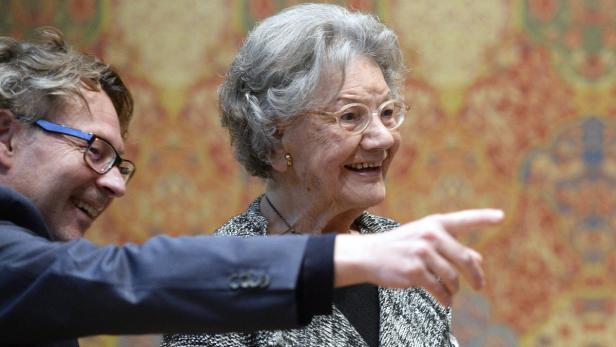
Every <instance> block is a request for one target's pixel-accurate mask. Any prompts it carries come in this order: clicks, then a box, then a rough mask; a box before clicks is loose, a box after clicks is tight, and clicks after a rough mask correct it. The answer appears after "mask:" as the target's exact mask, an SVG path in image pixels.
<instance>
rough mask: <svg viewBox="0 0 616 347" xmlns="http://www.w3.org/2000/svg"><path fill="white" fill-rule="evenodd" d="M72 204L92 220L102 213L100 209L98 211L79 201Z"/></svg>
mask: <svg viewBox="0 0 616 347" xmlns="http://www.w3.org/2000/svg"><path fill="white" fill-rule="evenodd" d="M74 204H75V206H76V207H77V208H78V209H80V210H81V211H82V212H83V213H85V214H86V215H88V217H90V218H92V219H94V218H96V217H98V215H99V214H100V213H101V212H102V211H103V209H102V208H101V209H98V208H96V207H94V206H92V205H90V204H88V203H86V202H84V201H81V200H75V201H74Z"/></svg>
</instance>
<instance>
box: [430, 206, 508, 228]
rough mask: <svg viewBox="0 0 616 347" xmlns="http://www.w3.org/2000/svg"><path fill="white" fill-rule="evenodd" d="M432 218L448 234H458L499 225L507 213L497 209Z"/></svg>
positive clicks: (459, 212)
mask: <svg viewBox="0 0 616 347" xmlns="http://www.w3.org/2000/svg"><path fill="white" fill-rule="evenodd" d="M430 217H431V218H433V219H434V220H435V221H437V222H439V223H441V225H442V226H443V228H445V230H447V231H448V232H450V233H452V232H453V233H457V232H461V231H464V230H468V229H473V228H477V227H484V226H490V225H494V224H498V223H500V222H501V221H502V220H503V218H505V213H504V212H503V211H502V210H499V209H495V208H483V209H475V210H463V211H457V212H451V213H444V214H439V215H434V216H430Z"/></svg>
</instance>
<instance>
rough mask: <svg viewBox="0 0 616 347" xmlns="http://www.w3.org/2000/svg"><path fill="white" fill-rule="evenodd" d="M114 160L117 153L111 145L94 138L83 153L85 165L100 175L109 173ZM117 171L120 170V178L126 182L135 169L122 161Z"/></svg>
mask: <svg viewBox="0 0 616 347" xmlns="http://www.w3.org/2000/svg"><path fill="white" fill-rule="evenodd" d="M116 158H117V153H116V152H115V150H114V149H113V147H112V146H111V144H109V143H107V142H106V141H104V140H102V139H100V138H96V139H95V140H94V141H93V142H92V143H91V144H90V145H89V146H88V149H87V151H86V152H85V153H84V159H85V161H86V163H88V165H90V167H91V168H92V169H93V170H94V171H96V172H98V173H100V174H104V173H107V172H109V170H111V168H112V167H113V165H114V164H115V162H116ZM118 169H119V170H120V174H121V175H122V178H124V181H125V182H126V181H128V179H130V177H131V176H132V173H133V171H134V169H135V167H134V165H133V164H132V163H131V162H129V161H126V160H123V161H122V162H121V163H120V164H119V165H118Z"/></svg>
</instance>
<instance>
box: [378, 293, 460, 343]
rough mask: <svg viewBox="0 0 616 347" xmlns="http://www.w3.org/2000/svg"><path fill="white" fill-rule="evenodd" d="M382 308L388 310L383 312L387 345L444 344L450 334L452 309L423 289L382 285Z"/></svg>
mask: <svg viewBox="0 0 616 347" xmlns="http://www.w3.org/2000/svg"><path fill="white" fill-rule="evenodd" d="M379 299H380V304H381V307H382V308H383V307H387V308H388V309H387V310H386V312H385V313H384V314H382V315H381V320H382V329H381V330H382V334H383V338H382V341H387V342H388V345H409V344H410V345H413V341H415V343H416V342H417V341H423V343H424V345H429V346H441V345H443V344H444V342H445V341H444V338H445V337H448V336H449V334H450V322H451V313H450V309H449V308H446V307H444V306H442V305H441V304H440V303H439V302H438V301H437V300H436V299H435V298H434V297H433V296H432V295H431V294H430V293H428V292H427V291H426V290H424V289H422V288H411V289H387V288H380V295H379Z"/></svg>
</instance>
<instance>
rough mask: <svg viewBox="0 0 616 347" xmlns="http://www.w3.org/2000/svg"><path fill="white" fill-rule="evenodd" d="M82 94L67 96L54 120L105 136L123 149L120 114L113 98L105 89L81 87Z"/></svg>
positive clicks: (117, 147)
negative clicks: (93, 89) (94, 89)
mask: <svg viewBox="0 0 616 347" xmlns="http://www.w3.org/2000/svg"><path fill="white" fill-rule="evenodd" d="M81 96H82V97H79V96H76V95H74V96H70V97H67V98H66V100H65V102H64V107H63V108H62V109H61V110H58V111H57V112H55V113H56V114H55V115H54V117H53V120H54V121H56V122H58V123H61V124H64V125H66V126H70V127H73V128H76V129H79V130H82V131H85V132H91V133H94V134H96V135H98V136H100V137H103V138H105V139H106V140H107V141H109V142H111V144H112V145H113V146H115V147H116V149H117V150H118V151H120V150H122V149H123V140H122V133H121V129H120V121H119V118H118V114H117V112H116V110H115V107H114V106H113V103H112V102H111V99H110V98H109V96H107V94H106V93H105V92H103V91H91V90H87V89H85V88H82V89H81Z"/></svg>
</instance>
